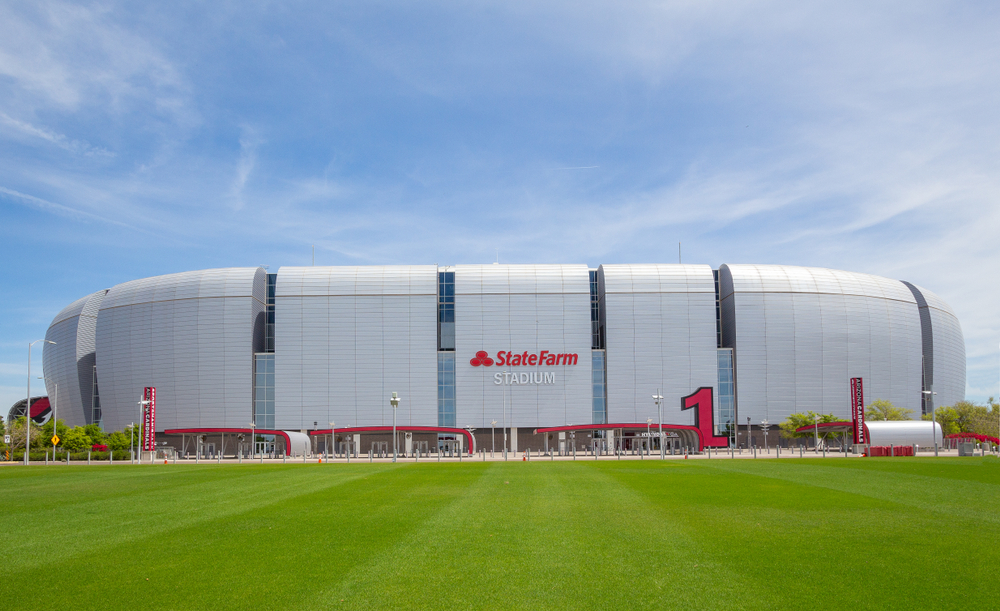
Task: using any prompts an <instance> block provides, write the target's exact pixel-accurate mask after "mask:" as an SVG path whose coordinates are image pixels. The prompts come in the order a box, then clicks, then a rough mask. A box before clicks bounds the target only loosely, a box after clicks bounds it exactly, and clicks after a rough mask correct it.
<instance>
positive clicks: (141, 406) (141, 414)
mask: <svg viewBox="0 0 1000 611" xmlns="http://www.w3.org/2000/svg"><path fill="white" fill-rule="evenodd" d="M150 403H152V401H149V400H146V399H139V427H140V432H141V431H142V428H144V427H143V425H142V422H143V421H145V420H146V418H145V415H146V406H147V405H149V404H150ZM132 427H133V428H135V423H134V422H133V423H132ZM139 443H142V437H141V436H140V438H139ZM139 443H137V444H135V449H136V454H138V455H139V464H142V450H139ZM133 457H134V455H133Z"/></svg>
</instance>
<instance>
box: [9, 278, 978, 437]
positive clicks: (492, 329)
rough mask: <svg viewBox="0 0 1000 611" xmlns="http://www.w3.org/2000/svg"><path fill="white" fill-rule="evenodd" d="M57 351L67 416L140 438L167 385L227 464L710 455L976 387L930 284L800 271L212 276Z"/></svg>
mask: <svg viewBox="0 0 1000 611" xmlns="http://www.w3.org/2000/svg"><path fill="white" fill-rule="evenodd" d="M46 339H47V340H50V341H52V342H55V344H54V345H52V344H46V345H45V350H44V356H43V368H44V378H45V383H46V391H47V394H48V396H49V397H50V398H52V400H53V404H54V408H55V410H56V411H57V412H58V418H59V419H61V420H64V421H65V422H66V423H67V424H70V425H83V424H90V423H98V424H100V425H102V427H103V428H104V429H105V430H119V429H122V428H123V427H126V426H129V425H130V424H131V423H134V422H140V421H141V418H142V405H141V404H140V402H141V401H142V400H143V398H144V396H145V395H144V392H146V391H145V389H147V388H155V421H154V422H155V426H154V427H153V428H154V430H155V432H156V436H157V443H158V444H165V445H166V444H169V446H170V447H172V448H175V449H176V450H177V451H178V452H183V453H185V454H187V453H190V452H192V451H196V452H199V453H203V454H210V455H211V454H214V453H216V452H219V453H235V452H238V451H243V450H242V448H243V447H244V446H243V445H242V444H243V440H244V439H250V438H253V439H254V440H255V441H256V442H257V447H255V448H254V450H255V451H263V452H275V453H281V452H289V453H296V452H306V451H312V452H330V451H335V452H349V453H351V454H352V455H357V454H358V453H359V452H364V453H367V452H369V451H373V452H382V451H385V449H387V448H388V449H391V443H390V444H388V445H387V444H386V440H387V439H390V438H391V437H390V433H389V431H391V430H392V425H393V424H394V423H395V425H396V427H397V431H399V434H400V435H401V437H400V438H399V448H400V450H402V451H406V452H407V453H410V452H418V451H419V452H425V451H430V452H434V451H436V450H444V451H454V450H456V449H457V450H460V451H461V450H464V451H471V450H472V449H474V448H475V449H485V450H487V451H489V450H493V449H494V448H496V450H497V451H499V450H500V449H501V448H507V449H508V450H510V451H518V450H521V451H523V450H525V449H532V450H547V449H552V450H553V451H560V452H567V451H570V449H576V448H580V449H584V450H586V449H588V448H589V449H591V450H594V449H598V450H600V449H607V448H610V447H631V448H635V447H649V446H650V444H652V445H653V446H654V447H655V446H657V445H658V441H657V440H659V439H663V440H664V441H663V443H665V444H669V445H670V446H671V447H675V446H676V447H680V446H684V447H689V448H692V449H695V450H700V449H702V448H703V447H705V446H714V447H725V446H731V445H734V444H739V443H742V442H741V441H740V439H741V438H740V437H738V434H740V430H741V429H742V430H748V429H749V427H754V428H755V429H757V428H759V427H760V425H761V424H762V423H763V424H766V423H768V422H769V423H771V424H772V425H776V424H778V423H779V422H780V421H782V420H783V419H784V418H786V417H787V416H788V415H789V414H791V413H793V412H805V411H809V410H811V411H814V412H817V413H824V414H833V415H837V416H840V417H842V418H844V419H847V418H849V415H850V409H851V395H850V379H851V378H862V380H863V382H864V396H865V401H866V402H868V401H871V400H874V399H886V400H889V401H891V402H892V403H894V404H895V405H898V406H901V407H905V408H909V409H912V410H914V412H915V413H916V414H922V413H929V412H930V409H931V406H930V404H929V402H928V399H931V400H933V401H934V402H935V404H936V405H951V404H952V403H954V402H956V401H959V400H961V399H963V398H964V394H965V375H966V374H965V344H964V340H963V336H962V330H961V326H960V325H959V322H958V320H957V318H956V317H955V315H954V313H953V311H952V310H951V308H950V307H949V306H948V305H947V304H946V303H945V302H944V301H942V300H941V299H940V298H938V297H937V296H936V295H934V294H933V293H932V292H930V291H928V290H926V289H924V288H921V287H919V286H916V285H913V284H911V283H908V282H903V281H898V280H891V279H887V278H882V277H878V276H873V275H868V274H861V273H853V272H846V271H837V270H830V269H822V268H805V267H792V266H778V265H721V266H720V267H719V268H718V269H712V267H710V266H708V265H679V264H678V265H667V264H645V265H601V266H599V267H597V268H596V269H594V268H589V267H588V266H586V265H500V264H492V265H457V266H448V267H440V266H436V265H418V266H359V267H281V268H280V269H279V270H278V271H277V273H268V270H267V269H265V268H264V267H258V268H228V269H211V270H202V271H191V272H184V273H177V274H170V275H165V276H158V277H153V278H145V279H141V280H133V281H130V282H125V283H123V284H119V285H117V286H114V287H111V288H110V289H103V290H99V291H97V292H95V293H92V294H90V295H87V296H85V297H83V298H81V299H79V300H77V301H75V302H73V303H71V304H70V305H68V306H66V308H64V309H63V310H62V311H61V312H59V313H58V314H57V315H56V316H55V318H54V319H53V321H52V324H51V325H50V327H49V329H48V332H47V333H46ZM925 391H929V392H932V393H935V394H929V393H928V392H925ZM392 393H397V394H398V397H399V398H400V400H399V401H398V407H394V406H393V405H391V403H390V397H391V396H392ZM657 397H659V398H657ZM146 399H147V400H148V399H149V397H148V396H146ZM23 409H24V406H23V405H22V406H21V410H22V411H23ZM34 411H35V409H34V407H33V413H34ZM661 423H662V427H663V434H662V436H660V435H659V434H655V435H654V433H651V432H650V431H651V429H652V430H653V431H656V430H657V427H659V426H661ZM740 425H742V426H740ZM743 439H744V440H745V437H744V438H743ZM192 440H197V443H198V444H199V445H197V446H193V445H192V443H195V442H194V441H192Z"/></svg>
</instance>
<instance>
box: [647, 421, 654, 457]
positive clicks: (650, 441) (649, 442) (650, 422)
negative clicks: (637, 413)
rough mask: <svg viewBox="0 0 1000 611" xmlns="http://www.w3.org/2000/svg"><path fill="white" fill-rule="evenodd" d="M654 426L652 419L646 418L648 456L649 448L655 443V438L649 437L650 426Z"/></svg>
mask: <svg viewBox="0 0 1000 611" xmlns="http://www.w3.org/2000/svg"><path fill="white" fill-rule="evenodd" d="M651 424H653V419H652V418H646V454H647V455H648V454H649V446H650V444H652V443H653V438H652V437H650V436H649V425H651Z"/></svg>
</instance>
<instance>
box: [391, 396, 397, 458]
mask: <svg viewBox="0 0 1000 611" xmlns="http://www.w3.org/2000/svg"><path fill="white" fill-rule="evenodd" d="M389 404H390V405H392V462H396V408H397V407H399V396H398V395H397V394H396V391H392V398H390V399H389Z"/></svg>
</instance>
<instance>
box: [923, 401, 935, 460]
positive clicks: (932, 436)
mask: <svg viewBox="0 0 1000 611" xmlns="http://www.w3.org/2000/svg"><path fill="white" fill-rule="evenodd" d="M920 392H921V393H923V394H924V395H925V396H926V397H927V401H928V402H929V403H930V404H931V439H932V440H933V441H934V456H937V455H938V443H937V431H935V430H934V427H935V426H937V416H936V415H935V414H934V395H936V394H937V393H936V392H934V391H931V390H922V391H920Z"/></svg>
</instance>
